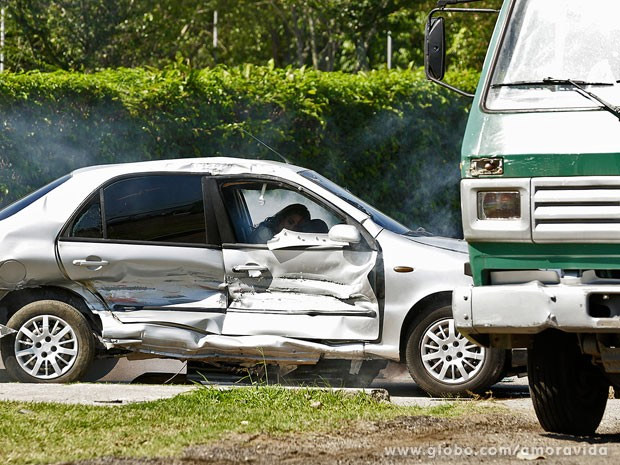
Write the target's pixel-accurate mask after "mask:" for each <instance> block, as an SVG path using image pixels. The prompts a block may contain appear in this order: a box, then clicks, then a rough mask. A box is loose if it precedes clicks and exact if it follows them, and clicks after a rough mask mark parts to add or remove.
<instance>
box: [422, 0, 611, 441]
mask: <svg viewBox="0 0 620 465" xmlns="http://www.w3.org/2000/svg"><path fill="white" fill-rule="evenodd" d="M458 3H468V2H466V1H461V0H441V1H440V2H439V3H438V7H437V8H436V9H435V10H433V11H432V12H431V14H430V15H429V21H428V24H427V31H426V33H427V35H426V72H427V76H428V77H429V78H430V79H431V80H433V81H437V82H439V83H441V84H442V85H446V86H448V87H452V86H450V84H449V83H446V82H444V81H443V79H444V76H443V71H444V69H445V64H444V56H445V45H444V22H445V21H446V20H447V18H448V16H447V15H446V14H445V12H452V11H463V10H469V12H472V11H474V12H477V13H479V14H482V13H484V12H487V11H488V10H485V9H483V8H480V9H476V8H471V5H469V6H468V8H459V6H458V5H456V4H458ZM497 18H498V19H497V23H496V26H495V30H494V32H493V36H492V38H491V41H490V45H489V49H488V53H487V57H486V60H485V63H484V67H483V70H482V74H481V77H480V81H479V84H478V88H477V90H476V93H475V95H473V96H472V97H473V98H474V100H473V103H472V107H471V112H470V115H469V120H468V124H467V129H466V133H465V136H464V141H463V146H462V162H461V174H462V180H461V205H462V215H463V232H464V236H465V239H466V240H467V242H468V244H469V253H470V265H471V273H472V276H473V279H474V286H473V287H465V288H458V289H456V290H455V292H454V295H453V313H454V318H455V320H456V324H457V327H458V330H459V331H461V332H462V333H463V334H465V335H467V337H468V338H470V339H472V340H474V341H476V342H478V343H480V344H481V345H484V346H487V347H502V348H517V347H526V348H527V349H528V376H529V384H530V392H531V397H532V401H533V404H534V408H535V411H536V414H537V416H538V419H539V421H540V423H541V425H542V427H543V428H544V429H545V430H547V431H551V432H556V433H568V434H591V433H593V432H594V431H595V430H596V428H597V427H598V425H599V423H600V421H601V418H602V416H603V413H604V410H605V406H606V403H607V399H608V396H609V386H616V390H617V391H618V390H620V108H619V105H620V81H619V80H620V1H618V0H589V1H587V2H584V1H582V0H505V1H504V2H503V5H502V6H501V9H500V10H499V11H498V17H497ZM456 90H457V91H458V89H456ZM460 92H461V93H463V94H466V92H462V91H460Z"/></svg>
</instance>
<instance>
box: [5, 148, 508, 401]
mask: <svg viewBox="0 0 620 465" xmlns="http://www.w3.org/2000/svg"><path fill="white" fill-rule="evenodd" d="M283 212H284V213H283ZM285 213H286V215H285ZM287 222H288V223H287ZM466 252H467V250H466V248H465V246H464V245H463V243H462V242H461V241H457V240H453V239H445V238H439V237H425V236H420V235H419V234H415V233H412V232H411V231H409V230H408V229H407V228H405V227H404V226H402V225H400V224H398V223H397V222H395V221H394V220H392V219H390V218H388V217H386V216H385V215H383V214H381V213H380V212H378V211H377V210H375V209H373V208H372V207H371V206H369V205H367V204H365V203H364V202H362V201H361V200H360V199H357V198H356V197H354V196H353V195H351V194H350V193H348V192H347V191H345V190H344V189H342V188H340V187H339V186H336V185H335V184H333V183H331V182H330V181H328V180H327V179H325V178H323V177H321V176H320V175H318V174H316V173H314V172H312V171H308V170H304V169H303V168H299V167H295V166H292V165H285V164H280V163H275V162H266V161H253V160H239V159H227V158H205V159H186V160H168V161H153V162H140V163H131V164H122V165H105V166H96V167H90V168H84V169H80V170H77V171H75V172H73V173H71V174H70V175H67V176H65V177H63V178H61V179H59V180H57V181H55V182H54V183H52V184H50V185H48V186H46V187H44V188H42V189H41V190H39V191H37V192H35V193H33V194H31V195H30V196H28V197H25V198H24V199H22V200H20V201H18V202H17V203H15V204H13V205H11V206H9V207H7V208H6V209H5V210H3V211H2V212H0V312H1V313H0V323H1V324H2V325H1V326H0V329H1V330H2V332H3V334H4V333H10V334H8V335H5V336H4V337H3V338H2V340H1V342H2V356H3V359H4V361H5V365H6V366H7V369H8V370H9V373H10V374H12V375H13V376H14V377H16V378H17V379H19V380H22V381H34V382H37V381H55V382H62V381H70V380H74V379H77V378H79V376H80V375H81V372H82V371H83V368H82V365H88V363H89V362H90V360H91V359H92V357H94V356H95V354H98V355H99V356H102V355H106V354H122V353H126V352H127V351H131V352H137V353H141V354H145V355H148V356H166V357H175V358H181V359H188V360H192V359H195V360H203V361H204V360H206V361H226V362H239V363H244V364H246V365H247V364H248V363H252V362H256V363H264V362H265V361H267V362H268V363H273V364H277V365H280V366H282V367H286V369H287V370H290V369H291V367H293V368H294V367H295V366H298V365H304V364H314V363H317V362H318V361H319V360H321V359H324V358H333V359H345V360H369V359H388V360H406V359H407V363H408V365H409V367H410V371H412V374H413V375H414V377H416V379H417V378H419V376H417V375H416V373H415V371H416V368H415V367H413V368H412V364H413V361H412V360H409V358H412V357H417V358H419V359H420V360H418V362H419V365H420V366H421V367H422V370H424V369H426V370H427V371H428V373H427V374H428V375H429V376H430V378H429V379H430V380H431V381H433V376H434V380H435V381H437V382H438V383H439V384H437V386H436V389H435V390H433V389H434V388H433V385H432V383H431V384H430V385H429V386H430V387H428V386H427V387H426V388H427V390H429V391H430V392H433V393H440V392H460V391H462V390H464V389H468V390H471V389H476V388H479V387H486V385H488V384H489V383H491V382H495V381H496V380H497V378H498V377H499V376H501V374H502V373H503V372H504V368H505V353H504V352H503V351H496V352H497V353H495V354H494V352H493V351H492V350H488V349H487V350H485V349H482V348H480V347H477V346H474V345H473V344H471V343H470V342H469V341H467V340H465V339H464V338H462V336H460V335H459V334H458V333H455V330H454V324H453V322H452V320H451V319H446V320H445V322H444V324H443V326H441V325H440V326H437V325H435V326H437V328H436V329H432V328H433V326H432V325H431V324H430V323H436V321H435V320H432V319H431V320H432V321H430V320H429V321H430V323H428V326H427V327H425V328H423V329H424V330H425V331H426V332H424V331H423V332H422V333H420V334H418V335H417V336H415V337H417V338H418V339H419V341H418V340H414V341H412V338H413V337H414V333H415V329H416V328H417V327H418V326H419V325H420V323H423V322H424V321H423V320H424V318H427V319H428V315H430V314H431V313H432V312H434V311H435V310H438V309H441V308H442V307H445V306H446V305H448V306H449V302H450V297H451V291H452V289H453V287H455V286H456V285H468V284H469V283H470V278H469V277H468V276H465V274H464V272H463V266H464V263H465V262H466V260H467V253H466ZM72 311H73V312H74V313H71V312H72ZM437 321H439V320H437ZM82 326H85V327H87V328H88V332H89V334H88V335H87V336H84V335H83V334H81V332H83V329H81V328H82ZM433 331H435V333H433ZM442 334H443V336H442ZM438 335H439V336H438ZM424 337H426V339H424ZM442 337H443V338H444V339H445V341H448V342H449V344H453V345H450V348H449V350H448V347H447V345H445V344H444V345H443V346H442V344H441V342H442V339H441V338H442ZM422 340H425V341H426V343H425V344H426V346H427V347H425V346H424V345H423V344H422V342H420V341H422ZM429 344H430V345H429ZM91 346H92V347H91ZM409 346H413V348H411V347H409ZM85 348H86V349H88V350H87V351H86V355H84V356H83V357H82V353H83V352H84V350H83V349H85ZM444 349H445V350H444ZM416 351H417V352H416ZM418 353H419V354H418ZM450 354H452V355H450ZM423 356H426V359H425V360H422V358H423ZM459 359H460V362H459ZM410 362H411V363H410ZM456 362H459V363H456ZM420 376H421V375H420ZM472 383H473V384H472ZM476 383H478V384H480V386H478V384H476ZM482 385H484V386H482ZM423 387H424V386H423ZM442 389H443V391H442Z"/></svg>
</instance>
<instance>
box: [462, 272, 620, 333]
mask: <svg viewBox="0 0 620 465" xmlns="http://www.w3.org/2000/svg"><path fill="white" fill-rule="evenodd" d="M593 294H598V295H600V296H601V297H602V298H603V299H604V298H605V296H608V298H609V299H610V302H616V301H617V300H618V298H619V296H620V285H566V284H554V285H543V284H541V283H540V282H531V283H527V284H509V285H497V286H483V287H459V288H457V289H455V291H454V294H453V297H452V308H453V313H454V319H455V322H456V327H457V329H458V330H459V331H460V332H462V333H463V334H465V335H470V334H471V335H476V334H535V333H539V332H541V331H544V330H545V329H548V328H556V329H561V330H563V331H567V332H587V333H620V315H619V314H618V313H620V312H619V311H618V309H616V308H610V316H608V317H594V316H592V312H591V311H590V309H589V308H588V305H589V302H590V301H591V296H592V295H593Z"/></svg>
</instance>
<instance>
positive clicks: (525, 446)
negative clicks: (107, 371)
mask: <svg viewBox="0 0 620 465" xmlns="http://www.w3.org/2000/svg"><path fill="white" fill-rule="evenodd" d="M618 457H620V436H619V435H609V434H602V435H598V436H594V437H591V438H576V437H570V436H562V435H552V434H547V433H544V432H543V431H542V429H541V428H540V426H539V425H538V423H537V422H536V421H535V420H534V419H532V418H529V417H528V416H524V415H520V414H515V413H489V414H475V415H470V416H468V417H459V418H437V417H428V416H411V417H400V418H397V419H394V420H391V421H382V422H356V423H352V424H350V425H349V426H347V427H345V428H342V429H341V430H340V431H339V432H337V433H333V432H332V433H291V434H279V435H270V434H255V435H230V436H227V437H226V438H225V439H222V440H220V441H217V442H214V443H211V444H208V445H202V446H195V447H191V448H189V449H187V450H186V451H185V453H184V454H183V456H182V457H179V458H177V459H174V460H171V459H169V458H167V459H163V458H161V459H118V458H105V459H99V460H92V461H82V462H78V463H79V464H80V465H147V464H152V465H163V464H175V465H203V464H207V463H209V464H222V465H224V464H226V465H228V464H233V463H251V464H258V465H263V464H265V465H267V464H272V463H281V464H290V465H302V464H308V463H321V464H360V463H373V464H401V463H402V464H404V463H430V462H433V463H450V464H461V463H478V462H482V463H489V464H507V463H518V462H521V461H530V460H542V459H544V460H545V463H547V464H556V463H557V464H560V463H561V464H563V465H564V464H590V463H591V464H610V465H611V464H614V465H615V464H617V463H618Z"/></svg>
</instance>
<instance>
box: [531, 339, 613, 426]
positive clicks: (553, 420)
mask: <svg viewBox="0 0 620 465" xmlns="http://www.w3.org/2000/svg"><path fill="white" fill-rule="evenodd" d="M527 373H528V377H529V384H530V395H531V397H532V403H533V404H534V410H535V411H536V416H537V417H538V421H539V422H540V425H541V426H542V427H543V429H544V430H545V431H549V432H552V433H561V434H574V435H580V436H582V435H590V434H593V433H594V432H595V431H596V428H598V425H599V424H600V422H601V419H602V418H603V413H604V412H605V406H606V405H607V398H608V397H609V381H608V380H607V379H606V378H605V375H604V374H603V372H602V370H601V369H599V368H598V367H596V366H594V365H593V364H592V361H591V357H590V356H587V355H584V354H582V353H581V350H580V349H579V345H578V343H577V337H576V336H575V335H573V334H568V333H563V332H560V331H546V332H544V333H541V334H537V335H536V336H535V337H534V342H533V344H532V347H531V348H530V349H528V363H527Z"/></svg>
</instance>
